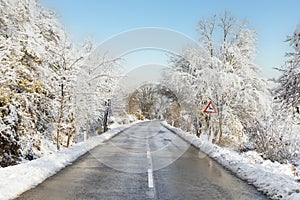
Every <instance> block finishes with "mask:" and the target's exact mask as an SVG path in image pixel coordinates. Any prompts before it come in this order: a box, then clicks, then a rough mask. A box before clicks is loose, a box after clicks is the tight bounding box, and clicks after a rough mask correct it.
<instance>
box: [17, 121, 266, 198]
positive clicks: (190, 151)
mask: <svg viewBox="0 0 300 200" xmlns="http://www.w3.org/2000/svg"><path fill="white" fill-rule="evenodd" d="M199 155H200V156H199ZM18 199H44V200H45V199H51V200H52V199H56V200H58V199H104V200H105V199H111V200H112V199H124V200H125V199H126V200H127V199H172V200H173V199H189V200H191V199H219V200H220V199H226V200H228V199H237V200H240V199H243V200H247V199H249V200H250V199H251V200H252V199H267V197H265V196H264V195H263V194H261V193H260V192H258V191H257V190H256V189H255V188H254V187H253V186H251V185H249V184H247V183H246V182H244V181H242V180H240V179H239V178H237V177H235V176H234V175H233V174H231V173H230V172H228V171H227V170H225V169H224V168H222V167H221V166H220V165H219V164H217V163H216V162H215V161H213V160H212V159H210V158H209V157H207V156H203V154H202V153H201V152H199V150H198V149H196V148H195V147H193V146H191V145H190V144H188V143H187V142H186V141H184V140H182V139H181V138H179V137H177V135H175V134H174V133H172V132H170V131H169V130H168V129H166V128H164V127H163V126H162V125H161V124H160V122H159V121H151V122H143V123H139V124H135V125H133V126H131V127H130V128H129V129H127V130H126V131H124V132H122V133H120V134H119V135H117V136H116V137H114V138H112V139H111V140H109V141H107V142H105V143H103V144H100V145H99V146H97V147H96V148H94V149H93V150H91V151H90V152H88V153H87V154H85V155H83V156H82V157H80V158H79V159H78V160H77V161H75V162H74V163H73V164H72V165H70V166H68V167H66V168H64V169H63V170H61V171H60V172H59V173H57V174H56V175H54V176H52V177H50V178H48V179H46V180H45V181H44V182H43V183H41V184H40V185H38V186H37V187H36V188H34V189H31V190H29V191H27V192H25V193H23V194H22V195H21V196H20V197H19V198H18Z"/></svg>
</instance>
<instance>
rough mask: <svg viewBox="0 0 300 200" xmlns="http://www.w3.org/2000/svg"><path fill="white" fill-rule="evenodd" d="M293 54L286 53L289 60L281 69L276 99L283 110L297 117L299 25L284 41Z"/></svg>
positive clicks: (299, 56) (299, 78)
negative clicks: (291, 112) (287, 43)
mask: <svg viewBox="0 0 300 200" xmlns="http://www.w3.org/2000/svg"><path fill="white" fill-rule="evenodd" d="M286 41H287V42H289V44H290V46H291V47H292V48H293V50H294V52H290V53H287V54H286V56H287V57H288V58H289V60H288V61H286V63H285V66H284V67H283V68H282V69H279V70H280V71H282V75H281V76H280V78H279V80H278V81H279V83H280V86H279V88H278V89H277V90H276V95H277V98H278V99H279V100H280V101H281V102H282V103H283V107H284V109H287V110H290V111H293V112H294V114H296V115H298V116H299V113H300V103H299V102H300V25H299V26H298V27H297V28H296V30H295V31H294V34H293V35H292V36H289V37H288V38H287V40H286Z"/></svg>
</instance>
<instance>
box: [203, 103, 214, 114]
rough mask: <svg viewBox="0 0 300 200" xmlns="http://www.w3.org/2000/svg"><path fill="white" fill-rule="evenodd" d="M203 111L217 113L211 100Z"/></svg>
mask: <svg viewBox="0 0 300 200" xmlns="http://www.w3.org/2000/svg"><path fill="white" fill-rule="evenodd" d="M203 112H205V113H217V110H216V108H215V106H214V104H213V102H212V101H210V102H209V103H208V104H207V106H206V107H205V109H204V111H203Z"/></svg>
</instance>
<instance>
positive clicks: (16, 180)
mask: <svg viewBox="0 0 300 200" xmlns="http://www.w3.org/2000/svg"><path fill="white" fill-rule="evenodd" d="M128 126H130V125H113V126H111V127H113V129H111V130H110V131H108V132H106V133H104V134H102V135H99V136H95V137H92V138H91V139H89V140H87V141H85V142H81V143H78V144H75V145H73V146H72V147H70V148H69V149H63V150H62V151H59V152H55V153H53V154H49V155H45V156H44V157H41V158H38V159H36V160H33V161H29V162H26V163H22V164H19V165H15V166H10V167H5V168H0V200H6V199H13V198H16V197H17V196H18V195H20V194H22V193H23V192H25V191H27V190H29V189H31V188H33V187H35V186H36V185H38V184H39V183H41V182H43V181H44V180H45V179H46V178H48V177H50V176H52V175H54V174H56V173H57V172H58V171H59V170H61V169H62V168H64V167H66V166H67V165H70V164H72V162H73V161H75V160H76V159H77V158H78V157H80V156H81V155H83V154H85V153H86V152H87V151H89V150H91V149H93V148H94V147H96V146H97V145H99V144H100V143H102V142H104V141H106V140H108V139H110V138H112V137H113V136H114V135H116V134H118V133H119V132H120V131H121V130H123V129H125V128H127V127H128Z"/></svg>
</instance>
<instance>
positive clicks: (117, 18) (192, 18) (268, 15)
mask: <svg viewBox="0 0 300 200" xmlns="http://www.w3.org/2000/svg"><path fill="white" fill-rule="evenodd" d="M42 3H43V5H45V6H46V7H48V8H52V9H54V10H56V11H57V13H58V14H59V16H60V18H61V20H62V22H63V24H64V25H65V26H66V27H67V29H68V31H69V33H70V34H71V36H72V38H73V39H74V40H82V39H84V38H85V37H88V36H92V37H93V38H94V39H95V40H96V42H97V43H101V42H102V41H104V40H106V39H108V38H110V37H112V36H113V35H116V34H119V33H120V32H124V31H127V30H131V29H135V28H140V27H163V28H168V29H173V30H176V31H179V32H181V33H183V34H185V35H187V36H189V37H191V38H193V39H195V40H198V38H199V35H198V34H197V32H196V29H197V23H198V21H199V20H200V19H203V18H207V17H209V16H211V15H212V14H221V13H223V12H224V11H230V12H231V13H232V15H233V16H234V17H236V18H238V19H239V20H240V21H243V20H247V21H249V23H250V27H251V28H254V29H255V30H256V31H257V32H258V40H259V41H258V56H257V59H256V63H257V64H258V65H259V66H260V67H261V68H262V74H261V76H263V77H268V78H269V77H274V76H275V77H276V76H278V73H277V72H276V71H275V70H273V69H272V68H273V67H279V66H281V65H282V64H283V62H284V60H285V58H284V54H285V52H287V51H289V50H290V48H289V47H288V44H287V43H285V42H283V41H284V40H285V38H286V36H287V35H289V34H292V33H293V31H294V29H295V28H296V26H297V25H298V23H299V21H300V13H299V9H300V1H298V0H243V1H242V0H206V1H203V0H195V1H193V0H178V1H177V0H173V1H171V0H152V1H146V0H107V1H104V0H42Z"/></svg>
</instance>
